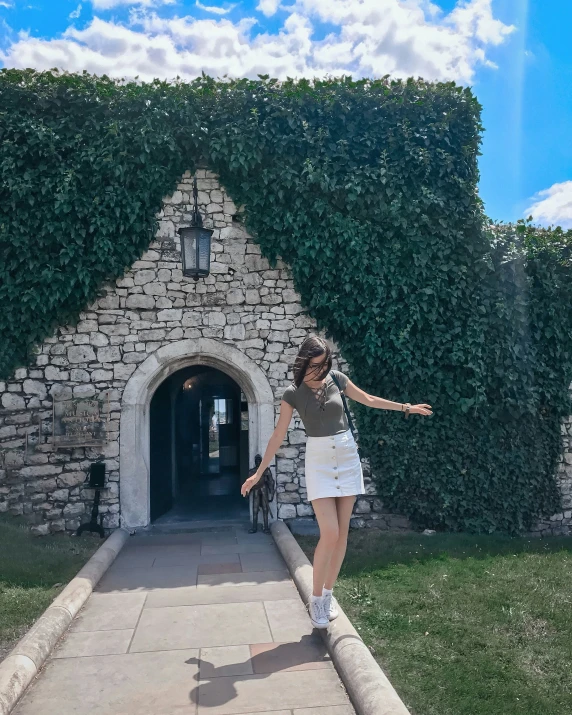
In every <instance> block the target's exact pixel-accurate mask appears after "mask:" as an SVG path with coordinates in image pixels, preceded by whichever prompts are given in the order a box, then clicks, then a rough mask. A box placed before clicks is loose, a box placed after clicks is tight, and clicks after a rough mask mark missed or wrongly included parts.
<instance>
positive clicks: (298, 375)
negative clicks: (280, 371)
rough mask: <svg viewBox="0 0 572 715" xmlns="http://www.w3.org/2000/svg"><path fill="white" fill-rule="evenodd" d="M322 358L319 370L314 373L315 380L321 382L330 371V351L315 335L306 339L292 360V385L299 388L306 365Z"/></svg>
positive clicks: (324, 342) (326, 344) (325, 343)
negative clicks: (317, 358)
mask: <svg viewBox="0 0 572 715" xmlns="http://www.w3.org/2000/svg"><path fill="white" fill-rule="evenodd" d="M320 355H323V356H324V359H323V360H322V362H321V363H320V364H319V369H318V370H317V371H316V378H315V379H316V380H322V379H323V378H324V377H325V376H326V375H327V374H328V373H329V372H330V370H331V369H332V351H331V350H330V346H329V345H328V343H327V342H326V341H325V340H323V339H322V338H319V337H317V336H316V335H310V336H309V337H307V338H306V339H305V340H304V342H303V343H302V345H300V349H299V350H298V355H297V356H296V360H294V370H293V372H294V384H295V385H296V387H300V385H301V384H302V382H303V380H304V376H305V375H306V371H307V369H308V365H309V364H310V360H311V359H312V358H316V357H319V356H320Z"/></svg>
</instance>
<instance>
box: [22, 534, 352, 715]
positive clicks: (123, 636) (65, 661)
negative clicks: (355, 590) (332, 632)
mask: <svg viewBox="0 0 572 715" xmlns="http://www.w3.org/2000/svg"><path fill="white" fill-rule="evenodd" d="M15 713H16V715H76V714H78V715H79V713H81V714H82V715H87V714H88V713H89V715H180V714H185V715H207V714H208V715H238V714H239V713H240V714H242V715H254V713H257V715H354V710H353V708H352V707H351V706H350V704H349V702H348V699H347V696H346V694H345V691H344V689H343V687H342V685H341V683H340V680H339V677H338V675H337V673H336V671H335V669H334V667H333V665H332V663H331V662H330V660H329V658H328V656H327V654H326V651H325V649H324V646H323V644H322V639H321V637H320V636H319V634H318V633H316V632H315V631H313V629H312V625H311V623H310V621H309V618H308V615H307V612H306V609H305V607H304V605H303V604H302V601H301V600H300V597H299V595H298V592H297V590H296V588H295V586H294V584H293V582H292V580H291V579H290V576H289V574H288V571H287V569H286V565H285V563H284V561H283V560H282V557H281V555H280V554H279V552H278V550H277V549H276V547H275V546H274V542H273V540H272V538H271V537H269V536H265V535H264V534H261V533H259V534H248V533H247V531H246V527H245V528H244V529H242V528H238V529H229V530H227V531H217V532H203V533H200V534H197V533H191V534H159V535H153V536H134V537H131V538H130V540H129V541H128V542H127V544H126V545H125V547H124V548H123V550H122V552H121V553H120V554H119V556H118V558H117V560H116V561H115V563H114V564H113V565H112V567H111V568H110V570H109V571H108V572H107V573H106V574H105V576H104V577H103V579H102V580H101V582H100V583H99V585H98V588H97V589H96V591H95V592H94V593H93V594H92V596H91V598H90V599H89V601H88V602H87V604H86V606H85V607H84V608H83V610H82V611H81V612H80V613H79V614H78V616H77V618H76V619H75V621H74V622H73V623H72V626H71V628H70V630H69V632H68V633H67V634H66V636H64V638H63V639H62V641H61V642H60V643H59V645H58V647H57V649H56V651H55V652H54V653H53V655H52V657H51V658H50V659H49V661H48V663H47V664H46V666H45V668H44V669H43V671H42V673H41V674H40V676H39V677H38V678H37V680H36V681H35V683H33V685H32V686H31V688H30V689H29V691H28V693H27V694H26V695H25V696H24V698H23V699H22V701H21V702H20V704H19V706H18V707H17V708H16V710H15Z"/></svg>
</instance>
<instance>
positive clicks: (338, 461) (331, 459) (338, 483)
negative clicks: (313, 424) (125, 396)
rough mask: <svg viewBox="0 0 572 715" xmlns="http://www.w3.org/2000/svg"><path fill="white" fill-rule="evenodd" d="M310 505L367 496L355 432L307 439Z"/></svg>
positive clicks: (307, 478) (306, 464)
mask: <svg viewBox="0 0 572 715" xmlns="http://www.w3.org/2000/svg"><path fill="white" fill-rule="evenodd" d="M305 471H306V491H307V492H308V501H313V500H314V499H323V498H324V497H349V496H352V495H354V494H364V493H365V488H364V484H363V472H362V468H361V462H360V459H359V454H358V451H357V445H356V442H355V439H354V436H353V434H352V432H351V430H347V431H346V432H341V433H340V434H335V435H331V436H329V437H308V438H307V439H306V463H305Z"/></svg>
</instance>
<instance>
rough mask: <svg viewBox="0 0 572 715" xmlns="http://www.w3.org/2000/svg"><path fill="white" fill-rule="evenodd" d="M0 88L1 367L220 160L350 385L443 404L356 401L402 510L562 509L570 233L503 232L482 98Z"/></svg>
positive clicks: (77, 301) (381, 88) (376, 462)
mask: <svg viewBox="0 0 572 715" xmlns="http://www.w3.org/2000/svg"><path fill="white" fill-rule="evenodd" d="M0 99H1V102H0V107H1V109H0V175H1V184H0V258H1V265H0V301H1V304H2V306H3V310H2V311H1V312H0V338H1V339H0V373H1V374H2V375H3V376H4V377H9V376H10V374H11V373H12V372H13V371H14V369H15V368H16V367H18V366H21V365H25V364H26V363H27V361H28V360H29V356H30V354H31V353H32V352H33V350H34V345H36V344H38V343H39V342H40V341H41V340H42V339H43V338H45V337H47V336H49V335H50V334H51V332H52V331H53V330H54V329H55V327H56V326H57V325H61V324H64V323H67V322H70V321H74V320H76V319H77V316H78V315H79V312H80V311H81V310H82V309H84V307H85V305H87V304H88V303H89V302H90V301H92V300H93V299H94V298H95V297H96V296H97V291H98V289H99V287H100V286H101V285H102V284H103V283H104V282H105V281H107V280H111V279H115V278H118V277H119V276H121V275H122V274H123V273H124V272H125V270H126V269H127V268H128V267H129V266H130V265H131V264H132V263H133V262H134V261H135V260H136V259H137V258H138V257H140V255H141V254H142V252H143V251H144V250H146V248H147V247H148V245H149V243H150V241H151V238H152V236H153V234H154V231H155V227H156V226H155V224H156V219H155V215H156V213H157V212H158V210H159V208H160V205H161V199H162V198H163V197H164V196H165V195H168V194H170V193H172V191H173V189H174V187H175V182H176V181H177V178H178V177H179V176H180V175H181V174H182V173H183V171H184V170H186V169H191V170H193V169H194V167H195V166H197V165H198V164H200V165H207V166H209V168H211V169H213V170H214V171H215V172H216V173H217V174H218V175H219V176H220V180H221V183H222V184H223V185H224V186H225V188H226V190H227V191H228V192H229V194H230V196H232V198H233V199H234V201H235V202H236V203H237V204H239V205H242V206H243V207H244V211H243V216H244V221H245V223H246V227H247V229H248V231H249V233H250V234H251V235H253V236H254V237H255V239H256V240H257V242H258V243H259V245H260V247H261V250H262V252H263V254H264V255H265V256H266V257H267V258H269V259H270V260H271V261H273V260H274V259H276V258H277V257H278V256H280V257H281V258H282V259H283V260H284V261H285V262H286V263H287V264H288V265H289V266H290V267H291V270H292V275H293V278H294V285H295V287H296V290H297V291H298V292H299V294H300V295H301V297H302V301H303V303H304V305H305V307H306V308H307V309H308V311H309V313H310V314H311V315H312V316H313V318H314V319H315V320H316V321H317V325H318V327H319V328H320V329H324V330H326V331H328V333H329V334H330V335H331V336H332V337H333V338H334V340H335V341H336V343H337V344H338V345H339V347H340V349H341V351H342V353H343V355H344V357H345V358H346V359H347V360H348V362H349V364H350V366H351V372H352V376H353V378H354V380H355V381H356V382H357V383H358V384H359V385H360V386H362V387H363V388H364V389H366V390H368V391H370V392H372V393H375V394H379V395H382V396H384V397H387V398H389V399H395V400H399V401H405V400H407V401H410V402H419V401H423V402H429V403H430V404H432V405H433V407H434V411H435V414H434V416H433V417H432V418H430V419H410V420H407V421H405V420H398V419H395V414H390V413H383V412H381V411H372V410H368V411H366V410H363V409H360V406H359V405H357V406H356V413H357V415H358V420H359V425H360V433H361V436H362V443H363V445H364V447H365V449H366V451H367V453H368V455H369V457H370V459H371V463H372V468H373V471H374V473H375V474H377V475H378V477H379V485H378V487H379V491H380V494H381V496H382V498H383V500H384V503H385V504H386V506H388V507H389V508H394V509H395V510H396V511H399V512H402V513H407V514H408V515H409V516H411V517H413V518H414V519H416V520H417V521H418V522H419V523H420V524H423V525H426V526H436V527H441V528H450V529H469V530H475V531H483V530H484V531H492V530H495V529H502V530H506V531H519V530H523V529H528V528H531V527H532V526H533V525H534V523H535V522H536V521H537V519H538V518H539V517H541V516H543V515H550V514H553V513H554V512H555V511H558V509H559V508H560V504H561V503H560V496H559V493H558V489H557V482H556V470H557V464H558V461H559V460H562V454H563V442H562V439H563V435H562V433H561V429H560V425H561V421H562V419H563V418H564V417H565V416H566V415H568V414H569V413H570V412H571V411H572V410H571V406H570V396H569V391H568V387H569V384H570V381H571V379H572V311H569V310H563V309H562V306H566V305H570V299H571V298H572V295H571V293H572V280H571V268H572V266H571V260H570V246H571V243H572V240H571V238H572V237H571V234H572V232H568V233H564V232H562V231H560V230H558V229H557V230H554V231H552V230H538V229H535V228H533V227H531V226H530V225H528V224H524V223H523V224H520V225H518V226H516V227H504V226H502V227H496V228H495V229H493V230H491V229H490V222H489V221H488V220H487V218H486V216H485V214H484V211H483V206H482V203H481V201H480V199H479V196H478V192H477V182H478V167H477V157H478V153H479V147H480V141H481V131H482V127H481V123H480V106H479V104H478V102H477V100H476V99H475V97H474V96H473V94H472V93H471V91H470V90H469V89H464V88H460V87H457V86H455V85H454V84H450V83H449V84H430V83H426V82H423V81H421V80H418V81H413V80H410V81H407V82H401V81H391V80H389V79H387V78H384V79H380V80H376V81H370V80H363V81H356V82H354V81H352V80H350V79H347V78H343V79H336V80H327V81H316V82H309V81H299V82H293V81H292V82H291V81H289V82H285V83H278V82H277V81H275V80H272V79H269V78H267V77H264V78H261V79H260V80H258V81H251V80H238V81H215V80H213V79H211V78H208V77H202V78H199V79H197V80H196V81H194V82H192V83H190V84H183V83H180V84H167V83H162V82H155V83H152V84H147V85H138V84H134V83H121V82H116V81H113V80H110V79H107V78H96V77H92V76H89V75H87V74H84V75H71V74H58V73H36V72H34V71H31V70H25V71H21V70H3V71H2V72H1V73H0Z"/></svg>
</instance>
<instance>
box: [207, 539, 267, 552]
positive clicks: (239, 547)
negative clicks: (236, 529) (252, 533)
mask: <svg viewBox="0 0 572 715" xmlns="http://www.w3.org/2000/svg"><path fill="white" fill-rule="evenodd" d="M275 551H276V547H275V546H274V545H273V544H271V543H267V542H265V541H264V542H258V543H254V542H253V543H250V544H249V543H241V544H215V543H209V544H203V546H202V548H201V554H254V553H255V554H259V553H264V552H271V553H274V552H275Z"/></svg>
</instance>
